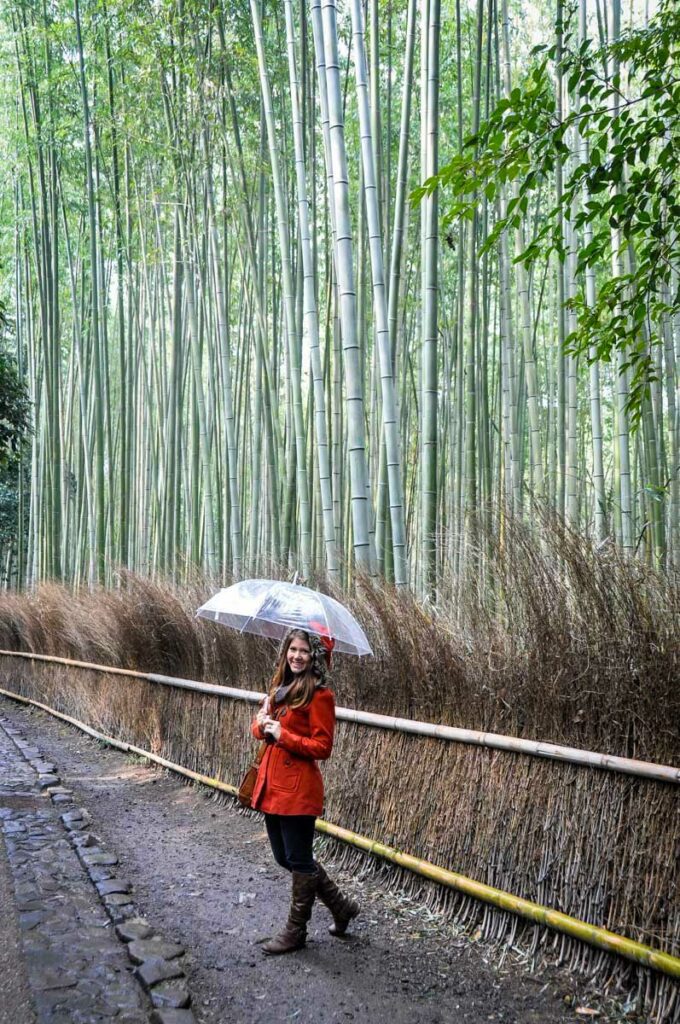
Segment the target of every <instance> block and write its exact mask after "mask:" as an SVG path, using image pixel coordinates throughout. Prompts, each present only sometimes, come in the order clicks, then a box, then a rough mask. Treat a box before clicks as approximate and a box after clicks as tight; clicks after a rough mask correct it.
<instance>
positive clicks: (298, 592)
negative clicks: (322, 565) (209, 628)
mask: <svg viewBox="0 0 680 1024" xmlns="http://www.w3.org/2000/svg"><path fill="white" fill-rule="evenodd" d="M196 614H197V615H199V616H200V617H201V618H203V619H212V620H213V621H214V622H221V623H222V625H224V626H231V627H232V629H238V630H239V632H241V633H256V634H257V635H258V636H267V637H271V638H272V639H276V640H281V639H282V638H283V637H284V636H285V635H286V633H287V632H288V631H289V630H290V629H304V630H306V631H307V632H308V633H317V634H318V635H319V636H329V637H332V639H333V640H334V641H335V650H336V651H342V652H344V653H345V654H358V655H362V654H372V653H373V652H372V651H371V648H370V646H369V643H368V640H367V639H366V634H365V633H364V631H363V629H362V628H361V626H360V625H359V623H358V622H357V620H356V619H355V618H354V616H353V615H352V613H351V612H349V611H348V610H347V608H345V607H344V605H341V604H340V602H339V601H336V600H335V599H334V598H332V597H328V595H327V594H321V593H319V591H318V590H310V589H309V587H301V586H299V585H298V584H295V583H285V582H283V581H281V580H241V582H240V583H234V585H233V586H231V587H226V588H225V589H224V590H220V591H219V592H218V593H217V594H215V596H214V597H211V598H210V600H209V601H206V603H205V604H204V605H201V607H200V608H199V609H198V611H197V612H196Z"/></svg>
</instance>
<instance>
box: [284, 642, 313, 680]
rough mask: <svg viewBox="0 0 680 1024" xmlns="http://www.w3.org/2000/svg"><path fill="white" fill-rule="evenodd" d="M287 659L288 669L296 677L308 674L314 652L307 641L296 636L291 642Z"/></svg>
mask: <svg viewBox="0 0 680 1024" xmlns="http://www.w3.org/2000/svg"><path fill="white" fill-rule="evenodd" d="M286 659H287V661H288V668H289V669H290V670H291V672H292V673H293V674H294V675H296V676H297V675H300V674H301V673H302V672H306V671H307V669H308V668H309V666H310V665H311V663H312V651H311V649H310V646H309V644H308V643H307V641H306V640H303V639H302V637H301V636H294V637H293V639H292V640H291V642H290V646H289V648H288V653H287V654H286Z"/></svg>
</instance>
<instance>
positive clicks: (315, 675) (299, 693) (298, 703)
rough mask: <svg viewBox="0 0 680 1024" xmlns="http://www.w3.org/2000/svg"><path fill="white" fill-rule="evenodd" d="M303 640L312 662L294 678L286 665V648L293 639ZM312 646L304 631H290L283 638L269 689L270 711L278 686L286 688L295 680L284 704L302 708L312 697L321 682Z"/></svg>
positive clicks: (321, 678)
mask: <svg viewBox="0 0 680 1024" xmlns="http://www.w3.org/2000/svg"><path fill="white" fill-rule="evenodd" d="M296 637H297V638H298V639H299V640H304V641H305V643H306V644H307V646H308V647H309V651H310V654H311V655H312V660H311V662H310V664H309V668H308V669H307V671H306V672H305V673H303V674H302V675H301V676H299V677H297V678H296V677H295V676H294V675H293V673H292V672H291V670H290V665H289V664H288V648H289V647H290V645H291V643H292V642H293V640H294V639H295V638H296ZM314 653H315V652H314V644H313V643H312V639H311V637H310V635H309V633H307V632H306V631H305V630H304V629H291V631H290V633H288V635H287V636H286V637H285V638H284V641H283V643H282V645H281V651H280V654H279V660H278V662H277V663H276V668H275V669H274V675H273V677H272V681H271V686H270V688H269V706H270V709H273V707H274V694H275V693H276V691H277V690H278V688H279V686H287V685H288V683H292V682H293V680H294V679H295V685H294V686H293V687H292V688H291V690H290V691H289V692H288V694H287V695H286V700H285V703H286V704H287V706H288V707H290V708H303V707H305V706H306V705H307V704H309V702H310V701H311V699H312V697H313V696H314V690H315V689H316V688H317V686H318V685H319V684H320V683H322V682H323V675H322V674H321V672H320V671H319V669H318V666H317V663H316V662H317V659H316V658H315V657H314Z"/></svg>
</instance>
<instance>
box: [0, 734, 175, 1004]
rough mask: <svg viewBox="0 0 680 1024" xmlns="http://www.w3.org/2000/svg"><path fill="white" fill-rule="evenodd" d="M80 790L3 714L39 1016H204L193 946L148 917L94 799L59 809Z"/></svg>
mask: <svg viewBox="0 0 680 1024" xmlns="http://www.w3.org/2000/svg"><path fill="white" fill-rule="evenodd" d="M73 799H74V797H73V791H72V790H71V789H69V788H68V787H66V786H62V785H61V780H60V777H59V775H58V774H57V769H56V767H55V765H54V764H52V762H51V761H47V760H46V759H45V758H43V757H42V755H41V753H40V751H39V749H38V748H37V747H35V746H33V745H31V744H28V743H26V742H25V741H24V740H23V738H22V735H21V733H20V731H19V730H18V729H16V728H14V727H13V726H12V724H11V722H10V720H9V719H7V718H5V717H3V716H2V715H0V828H1V831H2V833H3V834H4V840H5V846H6V849H7V854H8V863H9V870H10V874H11V876H12V880H13V883H14V903H15V906H16V908H17V924H18V929H19V933H20V935H21V946H22V952H23V956H24V960H25V963H26V968H27V975H28V981H29V984H30V988H31V990H32V995H33V1004H34V1007H33V1009H34V1010H35V1012H36V1014H37V1018H36V1021H37V1024H47V1022H48V1021H49V1024H59V1022H62V1024H66V1022H68V1024H97V1022H102V1024H104V1022H111V1021H115V1024H148V1022H149V1020H150V1019H151V1020H153V1021H156V1022H157V1024H195V1018H194V1016H193V1014H192V1012H191V1011H190V1010H189V1009H187V1008H188V1007H189V1005H190V1003H191V996H190V993H189V989H188V986H187V979H186V975H185V972H184V970H183V967H182V963H183V959H181V958H183V954H184V949H183V948H182V947H181V946H179V945H178V944H177V943H173V942H165V941H164V940H163V939H162V938H161V937H160V936H159V935H157V934H156V932H155V929H154V928H153V927H152V926H151V925H150V924H149V923H148V922H147V921H145V920H144V919H143V918H140V917H139V914H138V911H137V908H136V907H135V905H134V902H133V896H132V894H131V890H132V886H131V885H130V883H129V882H128V881H127V880H125V879H123V878H119V877H117V874H116V865H117V864H118V858H117V856H116V855H115V854H113V853H111V852H110V851H108V850H106V849H104V848H103V847H102V846H101V845H100V842H99V840H98V838H97V836H95V835H94V834H93V833H92V832H90V831H89V828H90V825H91V816H90V814H89V813H88V811H87V808H85V807H74V808H72V809H71V810H65V811H62V813H61V814H59V805H62V806H63V804H64V803H71V802H72V801H73ZM64 830H66V832H64ZM97 896H98V897H99V898H97ZM111 924H113V925H114V927H115V935H114V932H113V930H112V929H111ZM126 954H127V956H126ZM130 961H132V962H133V963H134V964H137V965H138V966H137V967H135V968H133V967H132V965H131V964H130ZM144 992H146V993H148V995H145V994H144ZM150 1013H151V1018H150V1017H149V1014H150ZM177 1015H179V1016H177ZM17 1024H19V1021H17Z"/></svg>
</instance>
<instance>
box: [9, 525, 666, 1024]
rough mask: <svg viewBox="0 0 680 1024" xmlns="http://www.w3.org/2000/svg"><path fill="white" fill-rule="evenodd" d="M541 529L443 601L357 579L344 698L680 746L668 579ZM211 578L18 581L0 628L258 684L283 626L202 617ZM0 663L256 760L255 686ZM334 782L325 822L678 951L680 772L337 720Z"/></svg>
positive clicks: (130, 660)
mask: <svg viewBox="0 0 680 1024" xmlns="http://www.w3.org/2000/svg"><path fill="white" fill-rule="evenodd" d="M542 536H543V540H542V542H541V543H540V544H537V543H536V541H535V539H534V538H533V536H532V535H531V534H530V532H529V531H527V530H525V529H524V528H523V527H522V526H521V525H520V524H518V523H510V522H508V523H506V524H505V528H504V534H503V544H502V545H501V544H500V543H498V542H496V541H494V540H493V539H491V540H490V541H487V544H486V548H487V556H488V557H487V559H486V560H485V562H484V566H485V568H484V573H483V575H482V574H480V575H479V576H475V577H472V578H470V579H469V580H468V581H467V582H466V583H465V585H461V584H460V581H457V586H456V588H455V589H453V590H452V593H451V596H450V597H449V598H448V599H447V601H446V602H445V603H444V604H443V606H442V607H441V608H440V609H439V610H438V612H437V614H436V615H433V614H429V613H427V612H425V611H424V610H423V608H422V607H420V606H419V605H418V603H417V602H416V601H415V600H414V599H413V598H411V597H409V596H408V595H402V594H398V593H397V592H396V591H394V590H393V589H390V588H386V587H384V586H383V587H381V588H379V589H378V588H374V587H372V586H371V585H370V584H369V583H367V582H363V583H361V584H360V585H359V586H358V588H357V593H356V594H355V596H354V597H353V598H352V599H351V601H350V602H349V603H350V604H351V605H352V607H353V609H354V611H355V613H356V614H357V616H358V617H359V619H360V620H361V621H362V622H363V623H364V625H365V627H366V629H367V633H368V636H369V639H370V641H371V644H372V645H373V648H374V651H375V657H374V658H372V659H367V660H365V661H362V662H360V663H358V662H357V661H356V660H353V659H350V658H342V657H338V658H336V664H335V671H334V681H333V685H334V687H335V690H336V693H337V698H338V703H340V704H344V705H347V706H354V707H361V708H364V709H368V710H377V711H386V712H395V713H400V714H405V715H410V716H413V717H417V718H422V719H427V720H434V721H443V722H446V723H449V724H453V725H459V726H464V727H467V728H473V729H486V730H492V731H497V732H505V733H509V734H513V735H520V736H526V737H531V738H536V739H543V740H547V741H552V742H556V743H567V744H570V745H573V746H580V747H586V748H589V749H593V750H599V751H601V752H607V753H612V754H620V755H624V756H630V757H637V758H640V759H644V760H652V761H658V762H662V763H668V764H676V765H677V764H680V687H679V686H678V681H679V677H680V673H679V671H678V661H679V655H680V630H679V629H678V624H679V623H680V615H679V614H678V613H679V612H680V589H679V587H678V585H677V581H674V580H672V579H669V578H668V577H667V576H663V575H660V574H657V573H654V572H653V571H651V570H650V569H648V568H647V567H645V566H642V565H640V564H638V563H631V562H626V561H624V560H622V559H620V558H619V557H618V556H617V554H616V553H615V552H612V551H608V552H606V553H604V554H597V553H595V552H593V551H592V549H591V548H589V547H588V546H587V545H586V544H584V543H583V542H582V541H580V540H579V539H578V538H576V537H574V536H572V535H570V534H568V533H567V532H565V531H564V529H563V528H562V527H558V526H557V525H556V524H555V523H554V522H552V521H550V520H549V519H547V518H546V520H545V522H544V523H543V533H542ZM480 581H481V582H480ZM322 585H323V584H322ZM210 592H211V587H210V586H208V585H207V584H206V583H205V581H200V580H198V581H196V582H195V583H194V584H192V585H191V586H186V587H183V588H182V589H178V588H175V587H173V586H171V585H169V584H164V583H159V582H151V581H149V580H145V579H140V578H139V577H135V576H132V575H130V574H127V573H124V574H121V577H120V586H119V587H118V588H117V589H116V590H110V591H94V592H87V591H80V592H78V593H75V594H74V593H72V592H70V591H69V590H67V589H65V588H62V587H57V586H54V585H47V586H43V587H41V588H40V589H39V590H38V591H37V592H36V593H34V594H32V595H25V596H20V595H6V596H5V597H4V598H3V599H2V601H1V602H0V647H1V648H5V649H12V650H30V651H36V652H41V653H53V654H60V655H65V656H67V657H72V658H77V659H81V660H85V661H93V662H98V663H105V664H106V663H108V664H111V665H116V666H124V667H129V668H138V669H141V670H145V671H154V672H158V673H164V674H167V675H176V676H183V677H187V678H193V679H204V680H206V681H209V682H219V683H224V684H227V685H235V686H240V687H244V688H248V689H263V688H264V687H265V685H266V682H267V679H268V675H269V673H270V670H271V663H272V655H273V649H272V646H271V644H270V643H268V642H266V641H262V640H259V639H256V638H253V637H241V636H239V635H238V634H236V633H234V632H231V631H229V630H227V629H224V628H222V627H219V626H216V625H215V624H213V623H209V622H206V621H204V620H197V619H195V618H194V610H195V609H196V608H197V607H198V605H199V604H201V603H202V601H203V600H204V599H205V598H206V597H207V596H208V594H209V593H210ZM454 594H458V595H462V596H459V597H458V598H457V599H456V600H454V596H453V595H454ZM0 671H1V674H2V676H3V678H4V680H5V682H4V683H3V685H6V686H7V688H8V689H15V690H17V691H20V692H22V693H24V694H25V695H27V696H35V697H37V698H39V699H42V700H44V701H45V702H46V703H48V704H51V705H53V706H55V707H57V708H59V709H60V710H63V711H66V712H67V713H69V714H72V715H74V716H75V717H77V718H80V719H82V720H84V721H86V722H88V723H90V724H91V725H93V726H94V727H95V728H98V729H101V730H102V731H104V732H108V733H110V734H113V735H116V736H119V737H121V738H123V739H126V740H129V741H131V742H134V743H135V744H137V745H139V746H142V747H146V748H147V749H150V750H153V751H154V752H158V753H162V754H163V755H164V756H166V757H168V758H170V759H171V760H174V761H177V762H179V763H182V764H184V765H186V766H187V767H190V768H194V769H197V770H200V771H201V772H205V773H207V774H210V775H216V776H218V777H221V778H223V779H225V780H226V781H230V782H234V781H236V780H237V779H238V778H239V777H240V774H241V771H242V769H243V767H244V765H245V764H246V761H247V759H248V755H249V753H250V749H251V742H250V739H249V737H248V732H247V725H248V721H249V717H250V714H251V708H250V707H249V706H247V705H245V704H242V703H238V702H231V701H222V700H218V699H216V698H212V697H207V696H204V695H200V694H192V693H188V692H186V691H181V690H173V689H171V688H166V687H160V686H155V685H153V684H151V683H146V682H140V681H136V680H125V679H121V678H116V677H112V676H106V675H105V674H103V673H95V672H85V671H71V672H69V671H67V670H65V669H62V668H58V667H54V666H41V665H39V664H38V663H36V664H32V663H29V662H23V661H17V660H16V659H9V658H6V659H2V662H1V664H0ZM326 781H327V809H326V816H327V817H328V818H329V819H330V820H332V821H335V822H338V823H340V824H342V825H346V826H347V827H350V828H352V829H354V830H356V831H358V832H363V833H365V834H368V835H371V836H374V837H376V838H380V839H382V840H383V841H385V842H387V843H392V844H394V845H396V846H398V847H400V848H402V849H407V850H409V851H410V852H412V853H414V854H417V855H419V856H421V857H425V858H427V859H428V860H432V861H434V862H436V863H438V864H441V865H444V866H447V867H450V868H453V869H455V870H457V871H460V872H462V873H464V874H467V875H470V876H471V877H473V878H476V879H479V880H480V881H484V882H487V883H489V884H491V885H495V886H498V887H500V888H504V889H507V890H509V891H511V892H514V893H517V894H519V895H522V896H524V897H526V898H528V899H532V900H536V901H538V902H540V903H544V904H547V905H550V906H553V907H556V908H558V909H560V910H563V911H565V912H567V913H569V914H572V915H574V916H576V917H580V918H583V919H585V920H588V921H592V922H593V923H596V924H599V925H603V926H605V927H607V928H610V929H612V930H614V931H620V932H622V933H625V934H627V935H630V936H632V937H634V938H636V939H639V940H642V941H646V942H649V943H650V944H652V945H654V946H657V947H663V948H664V949H666V950H668V951H669V952H672V953H674V954H675V955H676V956H678V955H680V899H679V898H678V897H679V896H680V863H679V858H678V848H679V840H680V813H679V812H680V797H679V796H678V791H677V788H676V787H673V786H670V785H665V784H662V783H655V782H651V781H645V780H637V779H631V778H629V777H626V776H620V775H614V774H610V773H606V772H600V771H597V770H592V769H587V768H580V767H574V766H569V765H561V764H556V763H552V762H543V761H540V760H538V759H535V758H532V757H529V756H525V755H517V754H510V753H505V752H498V751H491V750H487V749H481V748H473V747H466V746H463V745H459V744H450V743H444V742H441V741H437V740H428V739H420V738H417V737H412V736H404V735H398V734H390V733H385V732H383V731H379V730H374V729H370V728H366V727H361V726H355V725H350V724H345V723H343V724H342V725H341V726H340V727H339V729H338V737H337V744H336V749H335V752H334V756H333V758H332V760H331V762H330V763H329V765H328V768H327V770H326ZM345 856H346V857H347V858H350V859H351V858H354V857H355V856H356V855H355V854H354V853H352V852H349V851H348V852H346V853H345ZM389 877H390V878H391V879H392V880H400V881H402V882H403V880H404V876H402V875H400V873H399V872H395V871H391V872H390V874H389ZM408 884H409V885H410V886H411V887H412V888H419V889H421V891H422V892H423V893H424V894H425V896H426V898H427V899H428V901H429V902H430V903H431V904H433V905H435V904H436V905H438V906H445V907H446V909H447V910H448V911H449V912H450V913H451V914H453V915H455V916H456V917H457V918H458V919H459V920H460V921H462V922H464V923H465V924H466V925H469V926H470V927H474V928H477V927H479V926H481V928H482V932H483V934H484V935H485V936H486V937H487V938H490V939H493V940H496V941H498V942H507V943H512V944H514V945H517V943H518V942H520V943H523V944H524V946H525V948H526V947H527V946H529V947H534V948H536V949H538V948H540V951H541V953H544V952H545V951H546V949H547V948H548V947H550V949H551V950H552V951H553V952H556V953H557V956H558V958H560V959H561V960H563V961H565V962H568V963H569V964H570V966H571V967H572V968H574V969H582V970H584V971H587V972H588V973H592V974H593V975H596V976H597V978H598V983H599V984H600V985H601V986H602V987H603V988H604V989H607V990H615V989H619V990H620V991H622V992H624V993H626V994H628V995H630V994H631V993H632V994H633V995H637V996H638V998H639V1002H640V1004H641V1005H644V1006H645V1007H646V1008H647V1013H648V1019H650V1020H654V1021H658V1022H661V1021H663V1022H669V1021H677V1020H678V1019H680V1000H679V998H678V992H677V985H675V984H674V983H672V982H671V980H670V979H668V978H662V977H661V976H655V975H652V974H651V973H650V972H647V971H645V970H644V969H642V968H637V967H635V966H634V965H629V964H626V963H625V962H623V961H620V960H617V959H615V958H612V957H610V956H608V955H606V954H601V953H598V952H597V951H595V950H590V949H587V948H585V947H583V946H579V945H577V944H575V943H573V942H571V941H569V940H567V939H566V938H562V937H557V938H555V937H554V936H552V935H547V934H546V933H541V932H539V931H538V930H536V929H534V928H529V927H522V926H521V925H519V924H518V922H517V920H516V919H514V918H512V917H511V916H510V915H507V914H501V913H498V912H495V911H492V910H489V909H484V908H480V906H479V905H478V904H475V903H473V902H471V901H469V900H468V899H465V898H463V897H460V896H458V895H456V894H454V893H451V892H442V890H440V889H438V888H436V887H433V886H428V885H425V886H423V885H422V883H421V882H420V881H418V880H416V879H415V878H413V877H411V879H410V880H409V883H408Z"/></svg>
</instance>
